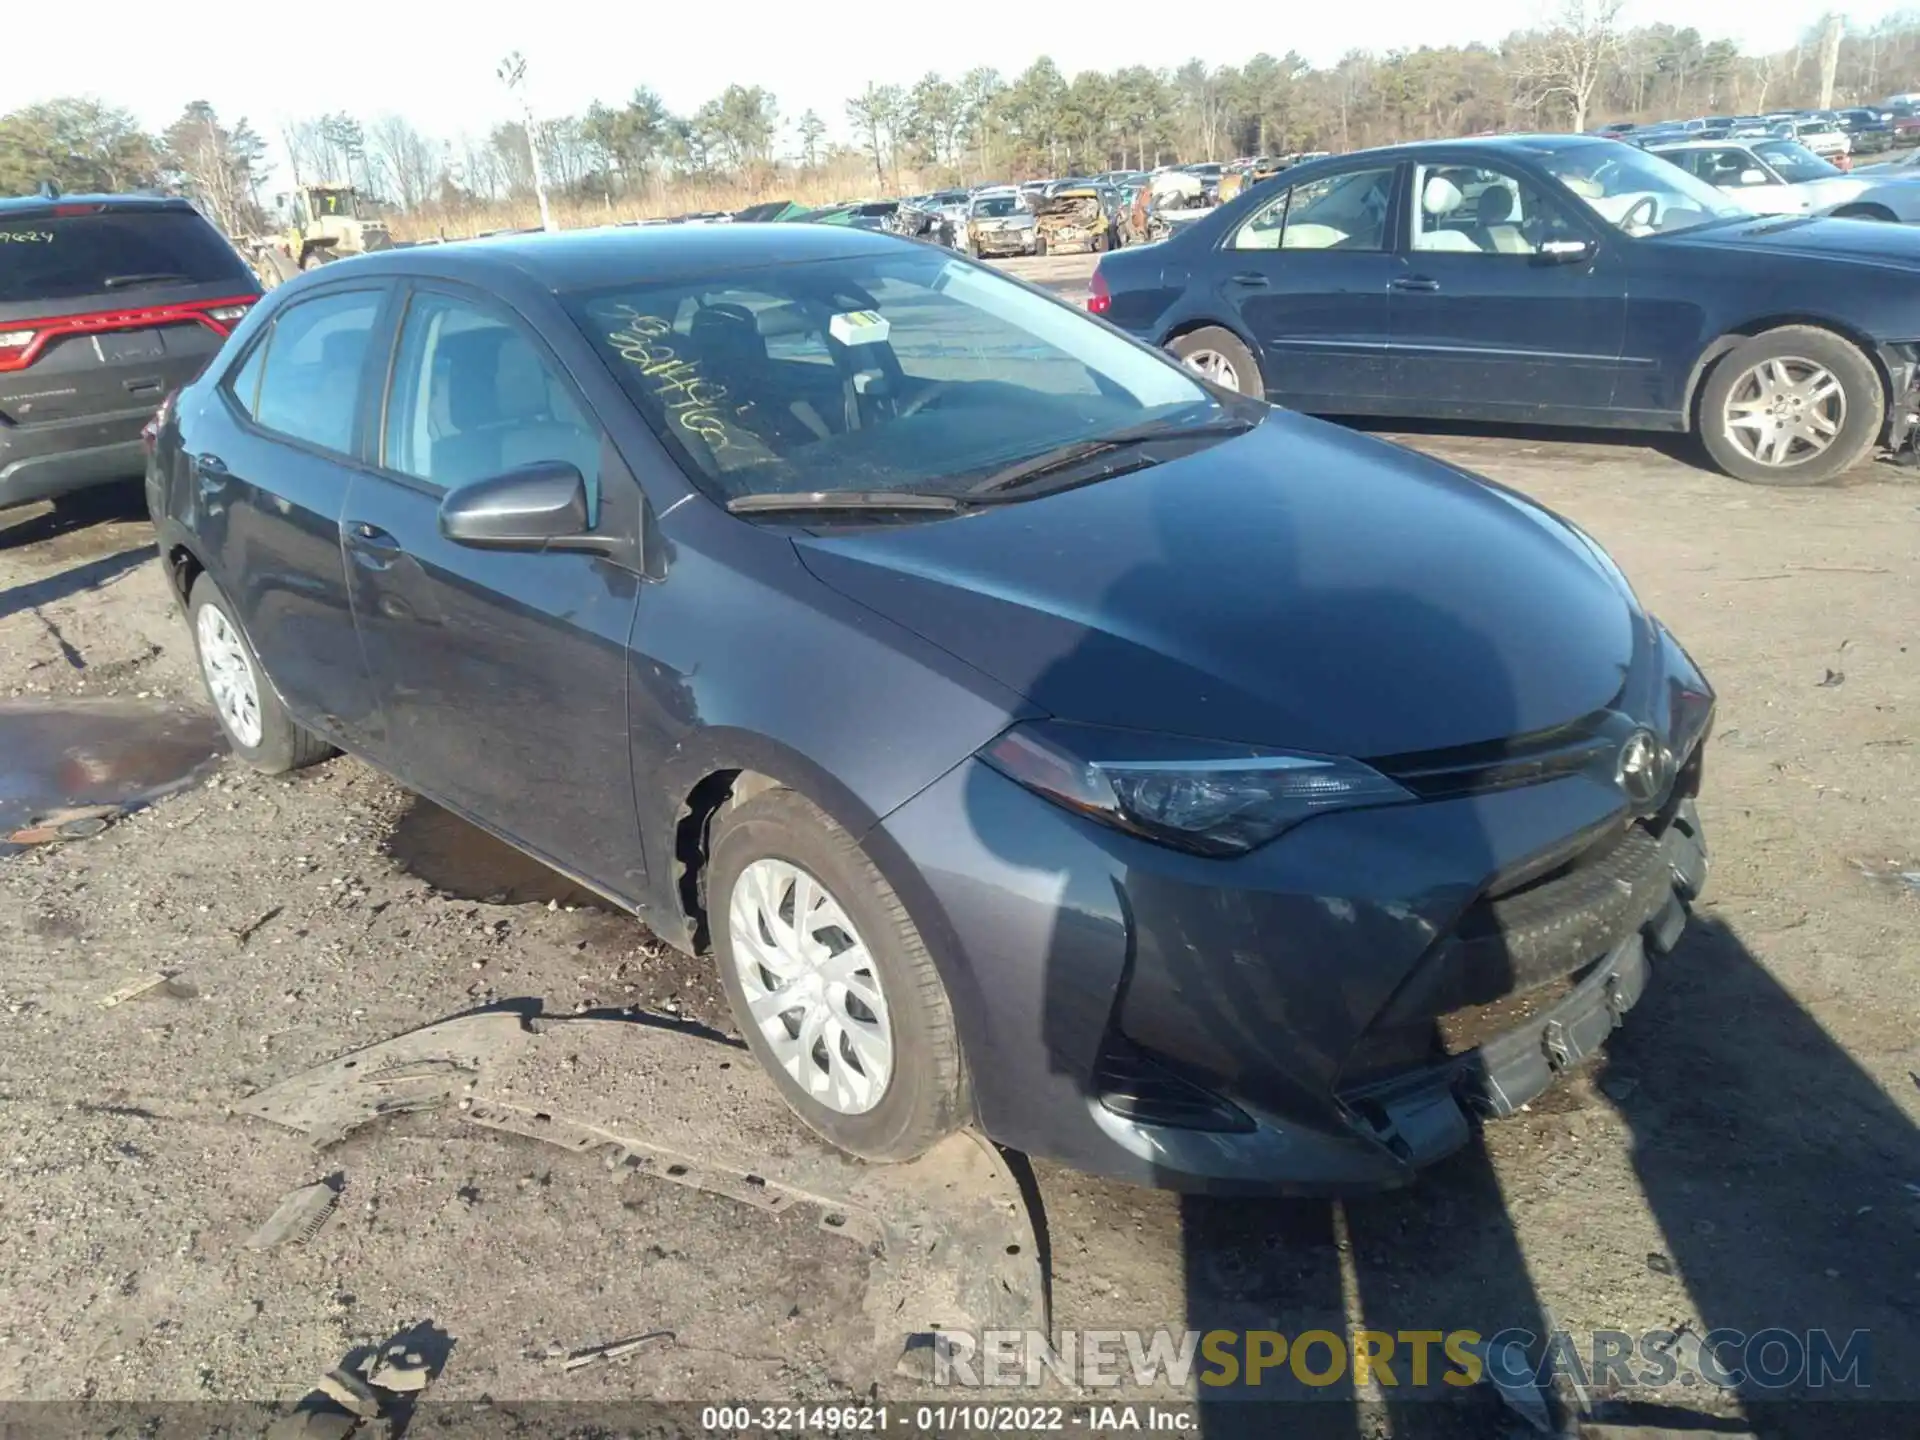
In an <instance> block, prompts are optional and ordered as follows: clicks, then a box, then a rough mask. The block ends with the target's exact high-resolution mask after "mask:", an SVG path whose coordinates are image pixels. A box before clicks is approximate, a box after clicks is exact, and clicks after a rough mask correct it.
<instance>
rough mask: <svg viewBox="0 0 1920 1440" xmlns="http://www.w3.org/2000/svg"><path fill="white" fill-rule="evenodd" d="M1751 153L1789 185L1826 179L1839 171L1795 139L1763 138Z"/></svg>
mask: <svg viewBox="0 0 1920 1440" xmlns="http://www.w3.org/2000/svg"><path fill="white" fill-rule="evenodd" d="M1753 153H1754V154H1756V155H1758V156H1759V157H1760V158H1761V159H1762V160H1764V161H1766V162H1767V164H1769V165H1771V166H1772V167H1773V168H1774V169H1775V170H1778V171H1779V172H1780V178H1781V179H1783V180H1785V181H1786V182H1787V183H1788V184H1789V185H1798V184H1800V183H1801V182H1802V181H1805V180H1826V179H1830V178H1831V177H1833V176H1835V175H1838V174H1840V173H1841V171H1840V168H1839V167H1838V166H1837V165H1829V164H1828V163H1827V162H1826V161H1824V160H1822V159H1821V158H1820V157H1819V156H1818V155H1816V154H1814V153H1813V152H1812V151H1811V150H1809V149H1807V147H1806V146H1804V145H1802V144H1800V143H1799V142H1798V141H1795V140H1763V141H1761V142H1760V143H1759V144H1757V145H1755V146H1754V147H1753Z"/></svg>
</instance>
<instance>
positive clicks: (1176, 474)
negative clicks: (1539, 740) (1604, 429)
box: [796, 412, 1644, 758]
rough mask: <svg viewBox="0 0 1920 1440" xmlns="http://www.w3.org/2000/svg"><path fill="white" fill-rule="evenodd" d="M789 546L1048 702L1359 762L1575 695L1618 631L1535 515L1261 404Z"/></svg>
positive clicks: (1604, 601) (1580, 546) (1578, 551)
mask: <svg viewBox="0 0 1920 1440" xmlns="http://www.w3.org/2000/svg"><path fill="white" fill-rule="evenodd" d="M796 545H797V547H798V550H799V552H800V555H801V558H802V560H803V562H804V563H805V564H806V565H807V566H808V568H809V569H810V570H811V571H812V572H813V574H814V575H815V576H816V577H818V578H819V579H820V580H821V581H822V582H823V583H825V584H827V585H828V586H830V587H832V588H833V589H835V590H837V591H839V592H840V593H841V594H843V595H845V596H847V597H848V598H850V599H852V600H855V601H857V602H859V603H861V604H863V605H866V606H867V607H869V608H871V609H873V610H875V611H877V612H879V613H880V614H882V615H885V616H886V617H888V618H889V619H892V620H894V621H895V622H897V623H898V624H900V625H903V626H905V627H906V628H907V629H909V630H911V631H914V632H915V633H917V634H918V635H920V636H921V637H922V638H924V639H926V640H928V641H931V642H932V643H933V644H935V645H938V646H940V647H942V648H944V649H945V650H947V651H949V652H950V653H952V654H954V655H957V656H958V657H960V658H961V659H963V660H965V661H967V662H968V663H969V664H971V665H973V666H974V667H976V668H977V669H979V670H981V671H983V672H985V673H986V674H988V675H990V676H992V677H993V678H995V679H996V680H999V681H1000V682H1001V683H1002V684H1005V685H1007V686H1009V687H1010V688H1012V689H1014V690H1016V691H1018V692H1019V693H1021V694H1022V695H1024V696H1025V697H1027V698H1028V699H1029V700H1031V701H1032V702H1033V703H1034V704H1035V705H1037V706H1039V707H1040V708H1042V709H1044V710H1046V711H1047V712H1049V713H1050V714H1053V715H1056V716H1059V717H1061V718H1065V719H1070V720H1077V721H1083V722H1087V723H1091V724H1101V725H1114V726H1123V727H1129V728H1134V729H1141V730H1154V731H1161V732H1166V733H1172V734H1186V735H1195V736H1204V737H1208V738H1213V739H1221V740H1234V741H1243V742H1248V743H1253V744H1267V745H1280V746H1288V747H1292V748H1295V749H1301V750H1310V751H1318V752H1323V753H1332V754H1345V755H1355V756H1360V757H1364V758H1375V757H1381V756H1387V755H1402V754H1407V753H1410V752H1415V751H1422V750H1432V749H1439V748H1444V747H1450V746H1456V745H1466V744H1472V743H1475V742H1481V741H1488V740H1497V739H1501V738H1504V737H1507V736H1511V735H1516V734H1524V733H1529V732H1533V731H1538V730H1544V729H1548V728H1550V727H1553V726H1556V725H1561V724H1564V723H1567V722H1569V721H1572V720H1575V719H1578V718H1580V717H1582V716H1585V715H1588V714H1591V713H1592V712H1594V711H1595V710H1598V709H1601V708H1602V707H1604V706H1606V705H1607V704H1608V703H1609V702H1610V701H1611V700H1613V699H1614V697H1615V696H1616V695H1617V694H1618V692H1619V691H1620V689H1621V687H1622V684H1623V682H1624V680H1625V677H1626V674H1627V671H1628V668H1629V666H1630V665H1631V663H1632V660H1633V655H1634V648H1635V636H1636V634H1637V633H1641V632H1642V631H1643V629H1644V627H1643V626H1642V625H1641V624H1640V623H1639V618H1638V612H1637V608H1636V607H1635V605H1634V603H1633V601H1632V599H1631V597H1630V595H1629V594H1628V593H1627V592H1626V591H1625V589H1624V587H1623V585H1622V584H1621V583H1620V582H1619V581H1617V580H1616V579H1615V578H1613V576H1614V572H1611V571H1610V569H1609V568H1608V563H1607V562H1604V561H1603V560H1601V559H1600V558H1598V557H1597V556H1596V554H1595V553H1594V551H1593V550H1592V549H1590V548H1589V546H1588V545H1587V543H1586V542H1585V541H1584V540H1583V539H1582V538H1581V537H1580V536H1578V535H1577V534H1576V533H1575V532H1573V531H1572V530H1571V529H1569V528H1568V527H1567V526H1566V525H1564V524H1563V523H1562V522H1561V521H1559V520H1558V519H1557V518H1555V517H1554V516H1552V515H1551V514H1550V513H1548V512H1547V511H1545V510H1543V509H1541V508H1540V507H1538V506H1536V505H1534V504H1532V503H1531V502H1529V501H1527V500H1525V499H1523V498H1521V497H1519V496H1516V495H1513V494H1511V493H1510V492H1507V491H1505V490H1502V489H1499V488H1497V487H1495V486H1493V485H1491V484H1487V483H1485V482H1482V481H1479V480H1476V479H1475V478H1473V477H1472V476H1469V475H1467V474H1466V473H1464V472H1462V471H1459V470H1455V469H1453V468H1452V467H1450V466H1447V465H1443V464H1441V463H1440V462H1438V461H1435V460H1431V459H1428V458H1426V457H1424V456H1419V455H1415V454H1413V453H1412V452H1410V451H1406V450H1402V449H1400V448H1398V447H1396V446H1392V445H1388V444H1386V443H1385V442H1382V441H1378V440H1373V439H1370V438H1368V437H1365V436H1360V435H1354V434H1351V433H1349V432H1347V431H1344V430H1340V429H1337V428H1335V427H1332V426H1330V425H1325V424H1323V423H1321V422H1319V421H1313V420H1307V419H1304V418H1301V417H1298V416H1292V415H1287V414H1285V413H1283V412H1273V413H1272V414H1270V415H1269V416H1268V418H1267V419H1266V420H1265V421H1264V422H1263V423H1262V424H1261V425H1260V426H1259V427H1258V428H1257V429H1256V430H1254V431H1253V432H1251V433H1249V434H1247V435H1244V436H1241V437H1238V438H1235V439H1232V440H1228V441H1225V442H1222V443H1218V444H1215V445H1213V446H1211V447H1209V448H1207V449H1204V450H1201V451H1198V452H1195V453H1192V454H1189V455H1186V456H1184V457H1182V458H1179V459H1175V460H1172V461H1168V462H1165V463H1163V464H1159V465H1155V466H1151V467H1149V468H1146V469H1143V470H1139V471H1134V472H1132V473H1130V474H1125V475H1119V476H1115V477H1113V478H1111V479H1108V480H1104V481H1099V482H1095V483H1092V484H1088V485H1083V486H1079V487H1076V488H1073V489H1069V490H1064V491H1060V492H1057V493H1054V494H1051V495H1045V496H1041V497H1037V498H1035V499H1033V500H1030V501H1027V502H1024V503H1021V504H1016V505H1008V506H1004V507H995V508H990V509H983V510H980V511H976V512H973V513H970V514H966V515H963V516H960V517H957V518H954V519H950V520H942V521H933V522H928V523H917V524H908V525H900V526H890V527H880V526H863V527H861V528H860V529H859V530H857V531H849V530H845V529H822V530H817V531H815V532H813V533H810V534H808V535H805V536H803V537H802V538H800V539H798V540H797V541H796Z"/></svg>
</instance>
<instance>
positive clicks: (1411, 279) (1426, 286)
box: [1387, 275, 1440, 291]
mask: <svg viewBox="0 0 1920 1440" xmlns="http://www.w3.org/2000/svg"><path fill="white" fill-rule="evenodd" d="M1387 284H1388V285H1389V286H1391V287H1392V288H1393V289H1395V290H1421V291H1431V290H1438V289H1439V288H1440V282H1439V281H1438V280H1429V279H1428V278H1427V277H1426V276H1424V275H1400V276H1396V277H1395V278H1394V279H1392V280H1389V281H1388V282H1387Z"/></svg>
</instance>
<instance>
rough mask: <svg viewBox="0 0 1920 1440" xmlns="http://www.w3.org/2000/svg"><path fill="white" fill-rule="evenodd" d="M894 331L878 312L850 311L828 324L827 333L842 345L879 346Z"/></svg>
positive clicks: (884, 317) (836, 316)
mask: <svg viewBox="0 0 1920 1440" xmlns="http://www.w3.org/2000/svg"><path fill="white" fill-rule="evenodd" d="M892 330H893V327H892V326H891V325H889V324H888V323H887V318H886V316H884V315H882V314H881V313H880V312H879V311H878V310H848V311H845V312H844V313H842V314H839V315H835V316H834V317H833V318H832V319H831V320H829V321H828V322H827V333H828V334H829V335H831V336H833V338H834V339H836V340H838V341H839V342H840V343H841V344H842V345H878V344H879V343H880V342H881V341H882V340H884V339H886V338H887V336H888V335H889V334H890V333H892Z"/></svg>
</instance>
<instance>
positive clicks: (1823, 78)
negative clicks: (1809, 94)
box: [1820, 15, 1847, 110]
mask: <svg viewBox="0 0 1920 1440" xmlns="http://www.w3.org/2000/svg"><path fill="white" fill-rule="evenodd" d="M1846 33H1847V22H1846V19H1845V17H1844V16H1840V15H1829V16H1827V18H1826V32H1825V33H1824V34H1823V35H1822V36H1821V37H1820V108H1821V109H1822V110H1831V109H1832V108H1833V76H1834V72H1835V71H1836V70H1838V69H1839V68H1840V38H1841V36H1843V35H1845V34H1846Z"/></svg>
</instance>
